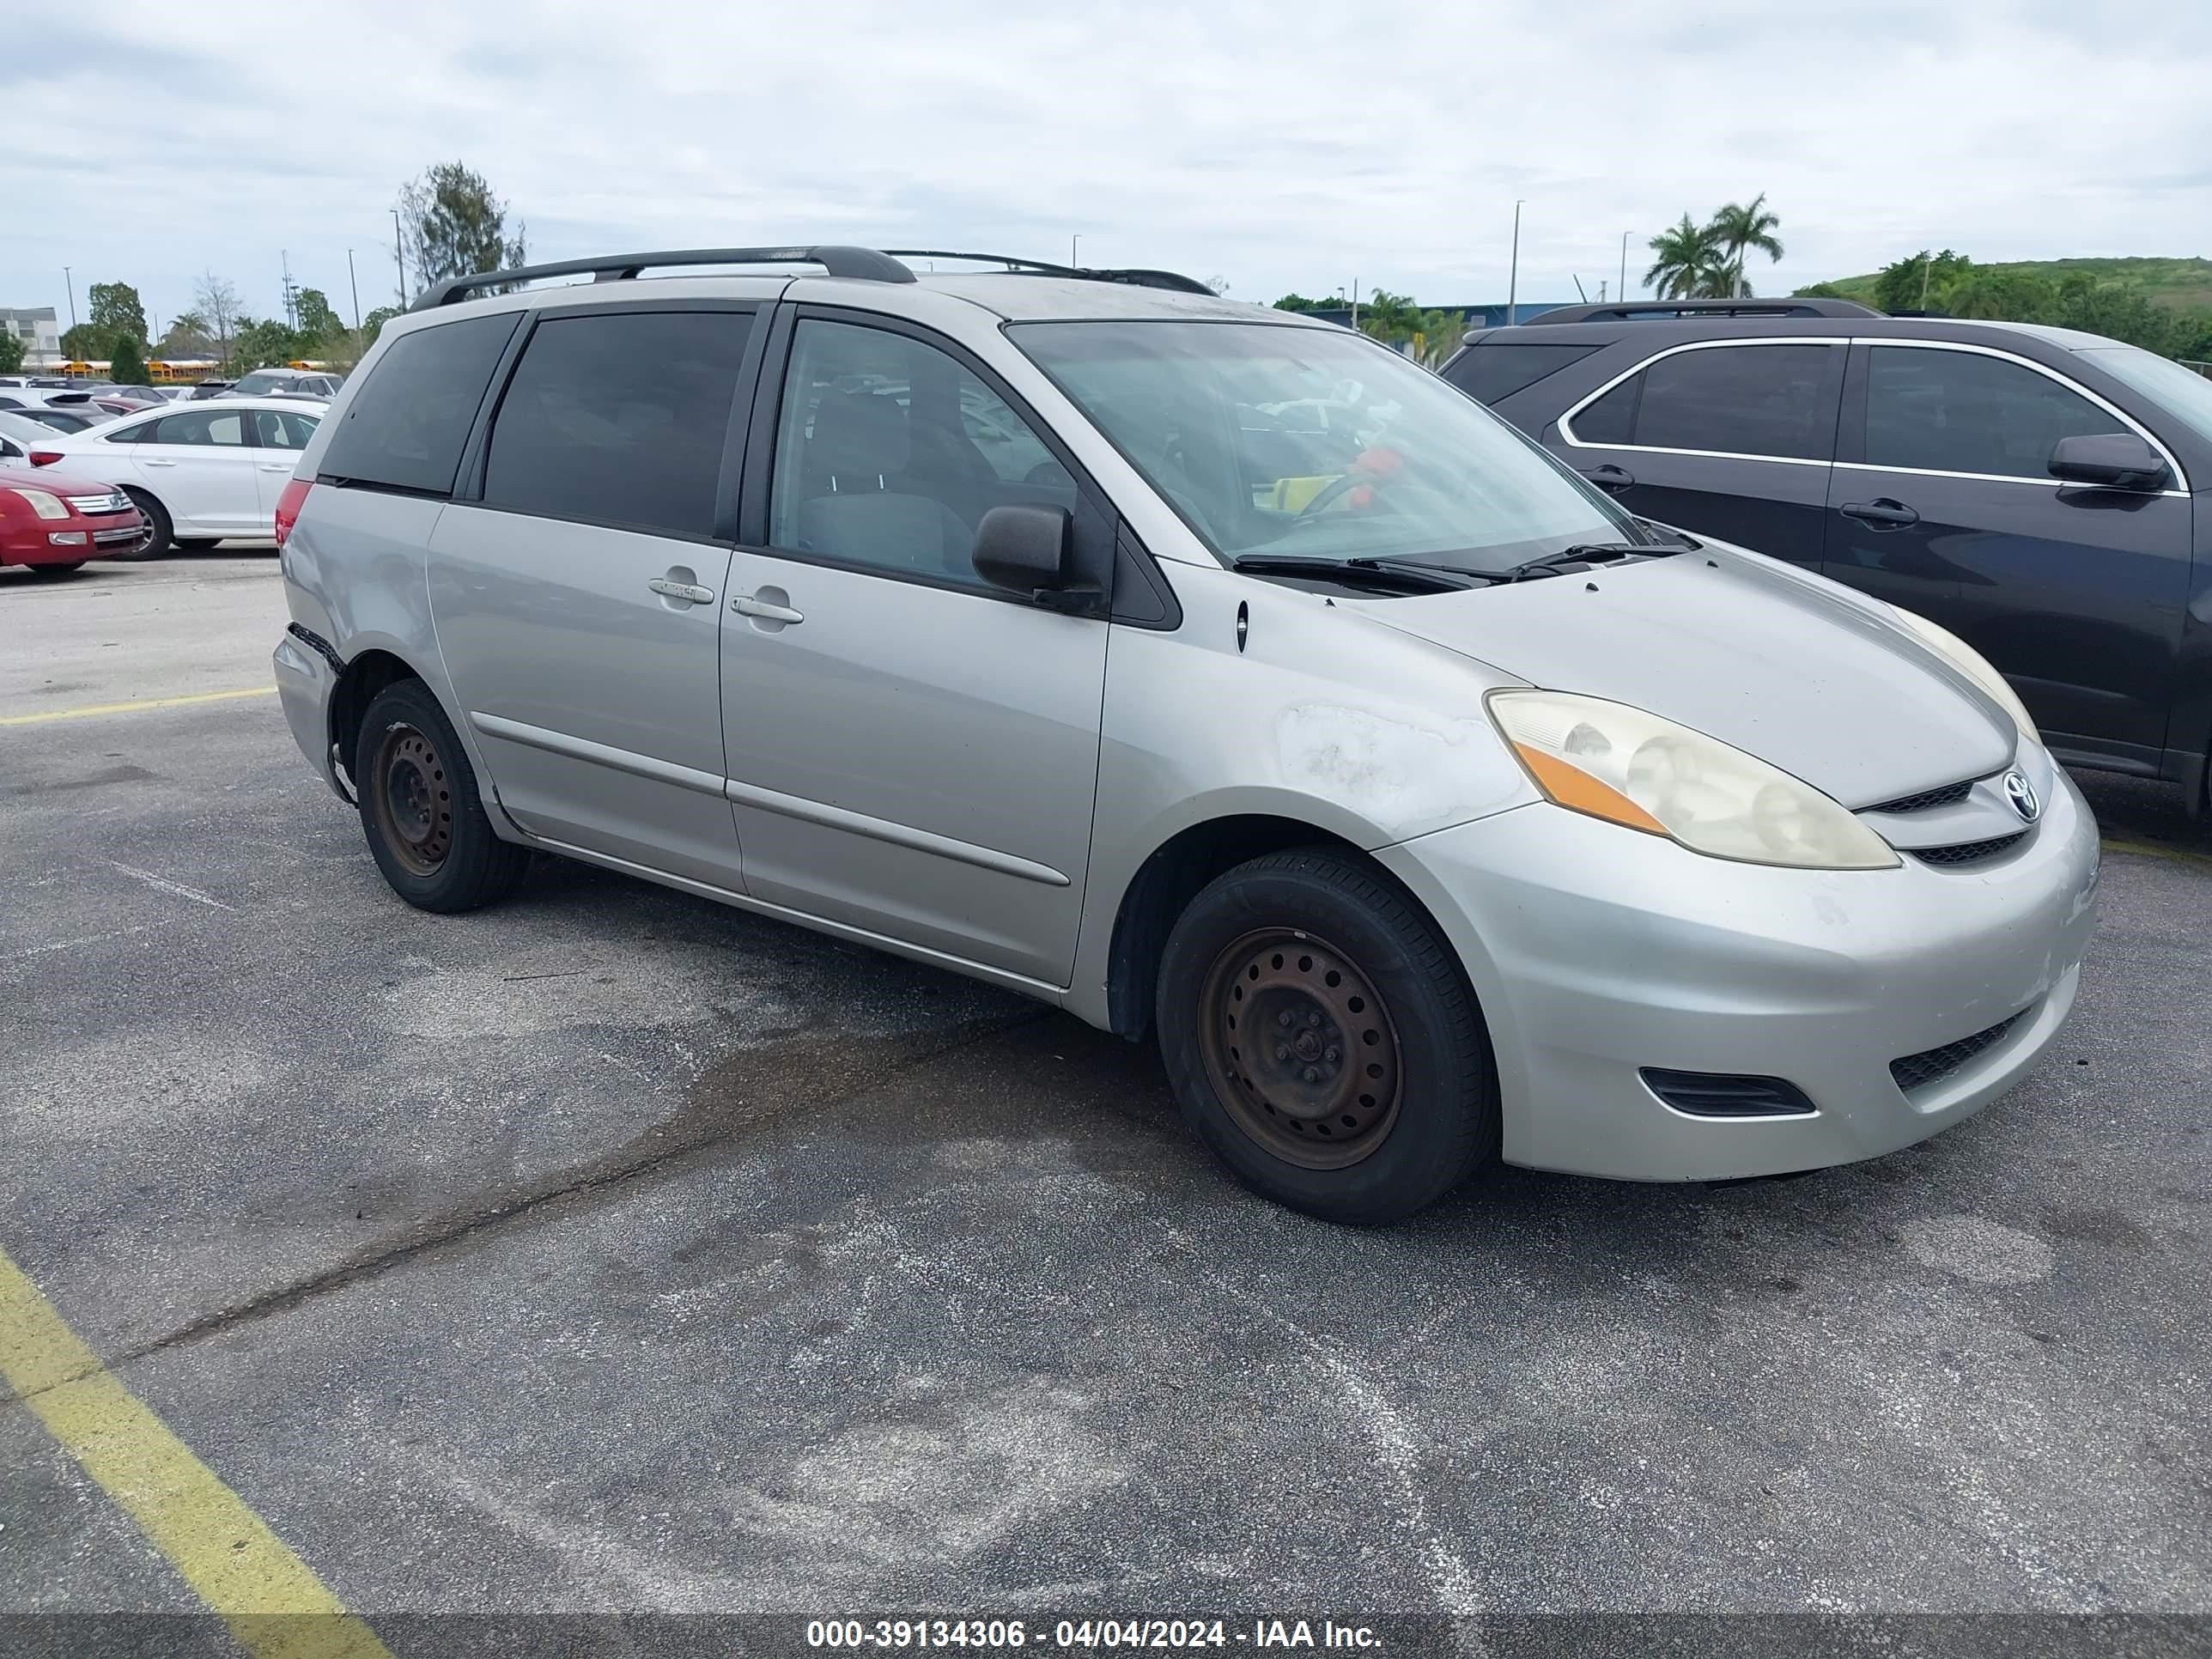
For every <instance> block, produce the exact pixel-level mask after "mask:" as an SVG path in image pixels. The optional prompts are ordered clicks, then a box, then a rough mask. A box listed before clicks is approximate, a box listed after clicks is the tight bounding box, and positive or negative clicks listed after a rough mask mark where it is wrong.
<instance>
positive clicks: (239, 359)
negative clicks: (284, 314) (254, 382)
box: [230, 317, 313, 374]
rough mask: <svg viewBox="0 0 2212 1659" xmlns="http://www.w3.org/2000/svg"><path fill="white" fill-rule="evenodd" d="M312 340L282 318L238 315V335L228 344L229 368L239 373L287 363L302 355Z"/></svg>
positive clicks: (305, 352)
mask: <svg viewBox="0 0 2212 1659" xmlns="http://www.w3.org/2000/svg"><path fill="white" fill-rule="evenodd" d="M311 344H313V342H312V341H309V340H307V339H304V338H302V337H301V334H300V331H298V330H297V329H295V328H294V327H293V326H292V325H290V324H289V323H287V322H285V321H284V320H283V319H282V318H279V317H271V318H269V319H266V320H265V321H258V322H257V321H255V320H254V319H252V318H240V319H239V324H238V336H237V337H236V339H234V341H233V342H232V343H231V353H230V362H231V367H232V368H234V369H235V370H236V371H237V372H238V373H239V374H251V373H252V371H253V370H255V369H257V368H270V367H272V366H274V365H276V364H278V363H289V362H291V361H292V360H293V359H295V357H305V356H307V347H308V346H309V345H311Z"/></svg>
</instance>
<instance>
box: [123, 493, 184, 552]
mask: <svg viewBox="0 0 2212 1659" xmlns="http://www.w3.org/2000/svg"><path fill="white" fill-rule="evenodd" d="M122 490H123V493H124V494H125V495H128V496H129V497H130V498H131V502H132V504H133V505H134V506H136V507H137V509H138V513H139V516H140V517H141V518H143V519H144V520H145V521H146V524H145V529H144V532H143V534H141V535H140V537H139V538H138V539H137V541H135V542H133V543H131V546H130V548H129V549H128V550H126V551H125V552H121V553H118V554H116V555H115V557H117V558H118V559H158V558H160V557H161V556H162V555H163V554H164V553H167V551H168V550H169V544H170V543H171V542H173V541H174V540H175V539H176V536H177V527H176V524H175V522H174V521H173V520H172V519H171V518H170V517H169V509H168V508H167V507H163V506H162V505H161V502H159V501H155V499H154V497H153V496H151V495H148V494H147V493H146V492H145V491H144V490H143V489H133V488H132V487H131V485H129V484H125V485H123V486H122Z"/></svg>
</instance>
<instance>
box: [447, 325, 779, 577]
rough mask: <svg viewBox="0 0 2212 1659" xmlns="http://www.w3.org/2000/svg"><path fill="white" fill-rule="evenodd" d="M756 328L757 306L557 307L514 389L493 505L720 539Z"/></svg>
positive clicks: (529, 350)
mask: <svg viewBox="0 0 2212 1659" xmlns="http://www.w3.org/2000/svg"><path fill="white" fill-rule="evenodd" d="M752 327H753V317H752V313H750V312H746V311H635V312H611V313H606V314H605V315H600V316H592V315H585V316H580V317H549V318H547V319H545V320H544V321H543V322H541V323H539V324H538V327H537V329H536V330H535V331H533V332H532V335H531V337H530V341H529V343H528V344H526V345H525V346H524V347H523V349H522V360H521V362H519V363H517V364H516V365H515V369H514V376H513V379H512V380H509V381H508V382H507V392H506V394H505V395H504V396H503V397H501V399H500V404H499V413H498V415H497V416H495V419H494V420H493V422H492V428H491V447H490V449H489V452H488V453H487V455H486V458H485V463H484V484H483V504H484V505H485V506H486V507H504V508H506V509H507V510H508V511H509V512H513V513H531V514H533V515H535V516H537V517H539V518H546V519H574V520H582V521H584V522H586V523H588V524H604V525H620V526H628V527H630V528H634V529H640V530H648V531H655V532H661V533H663V534H667V535H675V536H696V537H700V538H708V537H711V536H712V535H713V534H714V520H715V511H716V507H717V506H718V504H719V503H720V497H721V490H720V483H721V476H722V460H723V455H724V452H725V449H726V445H727V442H728V438H729V430H730V406H731V404H732V403H733V402H734V401H735V399H736V397H737V390H738V369H739V368H740V367H741V366H742V365H743V363H744V355H745V342H746V339H747V337H749V336H750V334H751V332H752Z"/></svg>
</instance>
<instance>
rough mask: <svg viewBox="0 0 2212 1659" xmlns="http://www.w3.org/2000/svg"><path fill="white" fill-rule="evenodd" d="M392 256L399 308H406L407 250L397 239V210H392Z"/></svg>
mask: <svg viewBox="0 0 2212 1659" xmlns="http://www.w3.org/2000/svg"><path fill="white" fill-rule="evenodd" d="M392 258H393V259H394V260H395V261H396V262H397V263H398V266H399V308H400V309H401V310H402V311H404V310H406V309H407V251H406V249H405V248H404V247H403V246H401V245H400V241H399V210H398V208H394V209H392Z"/></svg>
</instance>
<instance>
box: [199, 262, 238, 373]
mask: <svg viewBox="0 0 2212 1659" xmlns="http://www.w3.org/2000/svg"><path fill="white" fill-rule="evenodd" d="M242 308H243V307H242V302H241V301H240V299H239V297H238V290H237V289H234V288H233V287H232V286H231V285H230V283H228V282H227V281H226V280H225V279H223V278H222V277H221V276H216V274H215V272H213V271H211V270H210V271H209V272H208V273H207V274H206V275H205V276H202V277H201V278H200V279H199V281H198V282H197V283H194V284H193V285H192V309H193V310H194V311H195V312H197V313H198V314H199V317H200V319H201V321H202V323H203V325H204V327H205V328H206V330H207V334H208V338H209V339H210V340H211V341H212V342H213V343H214V344H215V358H216V367H217V368H218V369H222V370H227V369H228V368H229V367H230V351H231V342H232V340H233V339H234V337H236V335H237V332H238V325H239V324H240V322H241V321H243V320H244V319H243V318H242V317H241V315H240V312H241V310H242Z"/></svg>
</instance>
